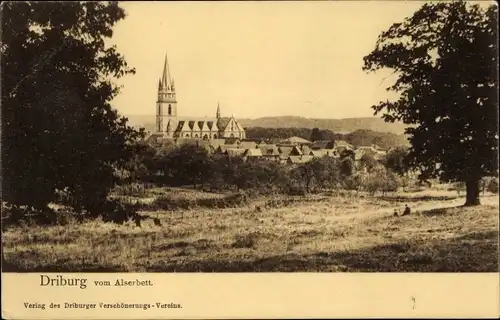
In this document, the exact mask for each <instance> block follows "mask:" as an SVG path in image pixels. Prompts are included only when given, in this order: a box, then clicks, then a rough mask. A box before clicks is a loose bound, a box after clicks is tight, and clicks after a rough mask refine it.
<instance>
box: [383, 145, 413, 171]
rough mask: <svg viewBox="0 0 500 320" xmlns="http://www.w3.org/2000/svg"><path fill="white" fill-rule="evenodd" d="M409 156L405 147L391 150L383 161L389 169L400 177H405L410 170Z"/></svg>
mask: <svg viewBox="0 0 500 320" xmlns="http://www.w3.org/2000/svg"><path fill="white" fill-rule="evenodd" d="M407 154H408V150H407V148H405V147H397V148H394V149H391V150H389V151H388V152H387V154H386V156H385V157H384V159H383V162H384V165H385V166H386V168H387V169H390V170H392V171H393V172H395V173H397V174H399V175H404V174H405V173H407V172H408V170H409V164H408V158H407Z"/></svg>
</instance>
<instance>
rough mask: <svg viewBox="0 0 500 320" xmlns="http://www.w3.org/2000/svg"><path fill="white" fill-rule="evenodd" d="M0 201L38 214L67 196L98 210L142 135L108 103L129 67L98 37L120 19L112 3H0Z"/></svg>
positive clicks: (76, 203) (78, 205)
mask: <svg viewBox="0 0 500 320" xmlns="http://www.w3.org/2000/svg"><path fill="white" fill-rule="evenodd" d="M1 9H2V11H1V13H2V42H1V48H0V50H1V70H2V84H1V90H2V92H1V93H2V95H1V104H2V195H3V200H4V201H7V202H9V203H11V204H14V205H28V206H29V207H34V208H37V209H45V208H46V206H47V204H48V203H49V202H50V201H52V200H53V199H54V198H55V193H56V190H63V189H64V190H66V191H67V192H68V193H69V194H70V195H71V197H72V199H73V201H72V204H73V205H74V206H75V208H76V209H77V210H78V211H80V210H82V209H85V210H86V211H88V212H89V213H94V214H96V213H98V212H99V210H101V208H102V207H101V205H102V204H103V202H105V201H106V196H107V192H108V191H109V189H110V188H111V187H112V186H113V185H114V183H115V177H114V172H115V169H116V168H117V167H119V166H121V165H123V164H125V162H126V161H127V159H129V158H130V157H131V156H132V154H133V148H132V144H131V143H130V142H131V141H133V140H135V139H136V138H138V137H139V136H141V133H139V132H137V131H135V130H134V129H132V128H131V127H130V126H128V125H127V120H126V119H125V118H122V117H120V116H119V115H118V113H117V111H116V110H115V109H113V108H112V107H111V105H110V101H111V100H112V99H113V98H114V97H115V96H116V95H117V94H118V93H119V87H118V86H117V85H116V84H114V82H113V80H114V79H116V78H119V77H121V76H123V75H125V74H128V73H133V72H134V70H133V69H132V68H130V67H128V66H127V63H126V62H125V60H124V58H123V57H122V56H121V55H120V54H119V53H118V52H117V51H116V48H115V47H114V46H107V45H106V44H105V38H110V37H111V36H112V35H113V26H114V25H115V24H116V23H117V22H118V21H120V20H122V19H123V18H124V17H125V12H124V10H123V9H122V8H120V7H119V5H118V3H116V2H66V3H61V2H41V1H40V2H3V3H2V8H1Z"/></svg>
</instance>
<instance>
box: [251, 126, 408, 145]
mask: <svg viewBox="0 0 500 320" xmlns="http://www.w3.org/2000/svg"><path fill="white" fill-rule="evenodd" d="M245 131H246V134H247V138H248V139H254V140H264V141H269V142H272V143H277V142H279V141H281V140H284V139H287V138H290V137H293V136H296V137H300V138H304V139H307V140H309V141H312V142H314V141H336V140H344V141H346V142H348V143H350V144H351V145H353V146H369V145H372V144H375V145H377V146H379V147H381V148H383V149H390V148H393V147H398V146H406V145H408V140H407V139H406V137H405V136H404V135H397V134H394V133H390V132H377V131H373V130H367V129H359V130H356V131H353V132H349V133H335V132H333V131H332V130H329V129H319V128H313V129H309V128H263V127H248V128H245Z"/></svg>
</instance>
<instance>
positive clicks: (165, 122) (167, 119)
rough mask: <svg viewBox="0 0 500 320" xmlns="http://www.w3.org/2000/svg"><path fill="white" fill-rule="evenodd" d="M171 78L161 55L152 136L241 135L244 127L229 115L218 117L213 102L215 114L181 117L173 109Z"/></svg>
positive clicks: (173, 96) (199, 136) (243, 133)
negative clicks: (160, 71)
mask: <svg viewBox="0 0 500 320" xmlns="http://www.w3.org/2000/svg"><path fill="white" fill-rule="evenodd" d="M177 111H178V110H177V97H176V87H175V84H174V78H173V77H171V74H170V69H169V65H168V58H167V55H165V64H164V66H163V75H162V77H161V78H160V79H159V82H158V99H157V102H156V132H155V133H154V134H153V135H154V136H156V137H163V138H195V139H196V138H198V139H204V140H210V139H225V138H239V139H245V138H246V134H245V129H244V128H243V126H242V125H241V124H240V123H239V122H238V121H237V120H236V119H235V118H234V116H233V117H221V113H220V105H219V104H217V111H216V112H215V117H185V116H180V115H179V114H178V112H177Z"/></svg>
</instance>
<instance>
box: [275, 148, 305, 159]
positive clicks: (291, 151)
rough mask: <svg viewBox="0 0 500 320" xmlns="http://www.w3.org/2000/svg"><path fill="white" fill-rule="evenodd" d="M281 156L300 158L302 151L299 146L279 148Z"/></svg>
mask: <svg viewBox="0 0 500 320" xmlns="http://www.w3.org/2000/svg"><path fill="white" fill-rule="evenodd" d="M278 151H279V153H280V155H284V156H287V157H288V156H300V155H302V151H301V150H300V149H299V147H297V146H278Z"/></svg>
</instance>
